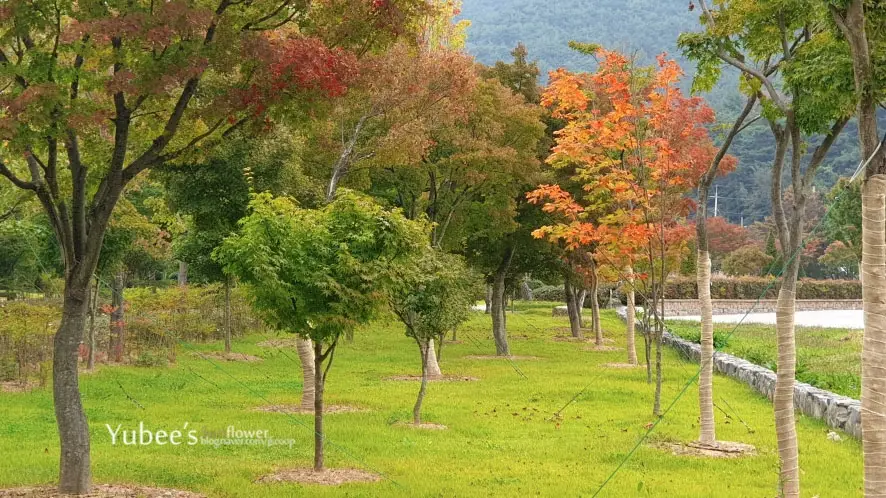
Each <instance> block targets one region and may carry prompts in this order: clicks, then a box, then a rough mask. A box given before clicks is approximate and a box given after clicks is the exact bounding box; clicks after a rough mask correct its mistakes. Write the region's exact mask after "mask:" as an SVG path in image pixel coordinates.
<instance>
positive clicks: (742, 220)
mask: <svg viewBox="0 0 886 498" xmlns="http://www.w3.org/2000/svg"><path fill="white" fill-rule="evenodd" d="M741 227H742V228H744V215H741Z"/></svg>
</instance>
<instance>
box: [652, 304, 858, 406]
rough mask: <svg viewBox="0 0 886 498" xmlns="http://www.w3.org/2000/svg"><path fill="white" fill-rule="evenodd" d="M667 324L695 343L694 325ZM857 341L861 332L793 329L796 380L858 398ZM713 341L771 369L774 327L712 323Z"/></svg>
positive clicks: (723, 348) (719, 347) (734, 353)
mask: <svg viewBox="0 0 886 498" xmlns="http://www.w3.org/2000/svg"><path fill="white" fill-rule="evenodd" d="M667 325H668V328H669V329H670V330H671V331H672V332H674V333H675V334H677V335H679V336H681V337H683V338H684V339H687V340H690V341H694V342H698V337H699V324H698V323H697V322H695V323H693V322H687V321H683V320H671V321H668V322H667ZM733 330H734V331H735V333H734V334H732V335H731V336H730V335H729V334H730V332H732V331H733ZM727 337H728V339H727ZM861 339H862V331H861V330H851V329H824V328H818V327H797V330H796V340H797V380H799V381H801V382H807V383H809V384H812V385H813V386H817V387H820V388H822V389H827V390H828V391H833V392H835V393H838V394H842V395H844V396H849V397H852V398H855V399H859V396H861V381H860V378H861ZM714 342H715V346H716V347H718V350H720V351H724V352H726V353H729V354H732V355H735V356H739V357H741V358H744V359H746V360H748V361H750V362H751V363H755V364H757V365H760V366H763V367H766V368H769V369H771V370H775V360H776V357H777V356H778V355H777V352H776V342H775V326H774V325H756V324H743V325H739V326H738V327H736V326H735V325H734V324H725V323H724V324H714ZM724 342H725V344H724Z"/></svg>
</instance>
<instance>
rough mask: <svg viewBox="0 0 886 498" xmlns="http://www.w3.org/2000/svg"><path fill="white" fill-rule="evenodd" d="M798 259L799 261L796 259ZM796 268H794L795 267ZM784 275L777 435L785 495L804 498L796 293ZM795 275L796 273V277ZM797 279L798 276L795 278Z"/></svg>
mask: <svg viewBox="0 0 886 498" xmlns="http://www.w3.org/2000/svg"><path fill="white" fill-rule="evenodd" d="M786 254H790V253H786ZM794 259H795V260H796V259H797V258H794ZM791 266H793V265H791ZM789 272H791V270H790V269H789V270H788V272H786V274H785V275H784V280H783V281H782V288H781V290H780V291H779V292H778V304H777V306H776V313H775V322H776V325H775V330H776V341H777V342H778V360H777V370H778V372H776V379H775V400H774V402H773V404H774V410H775V434H776V437H777V439H778V456H779V459H780V460H781V479H780V481H781V496H783V497H785V498H797V497H799V496H800V467H799V459H798V448H797V427H796V425H795V423H794V380H795V376H796V370H797V353H796V345H795V343H794V312H795V304H796V303H795V302H794V299H795V294H794V290H793V287H794V285H793V283H792V282H788V280H791V279H792V277H793V275H791V274H789ZM794 275H795V274H794ZM793 280H796V277H793Z"/></svg>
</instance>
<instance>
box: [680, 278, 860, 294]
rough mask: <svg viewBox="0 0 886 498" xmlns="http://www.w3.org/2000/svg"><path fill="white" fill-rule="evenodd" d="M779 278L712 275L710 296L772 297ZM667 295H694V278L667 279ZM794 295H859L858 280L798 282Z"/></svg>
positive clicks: (776, 288) (776, 292)
mask: <svg viewBox="0 0 886 498" xmlns="http://www.w3.org/2000/svg"><path fill="white" fill-rule="evenodd" d="M780 285H781V282H780V280H776V279H774V278H772V277H715V278H713V279H712V280H711V297H712V298H713V299H757V298H758V297H761V296H762V297H763V298H764V299H775V298H776V297H778V290H779V288H780ZM665 298H667V299H697V298H698V288H697V287H696V283H695V278H692V277H677V278H673V279H669V280H668V283H667V286H666V287H665ZM797 299H861V282H859V281H857V280H813V279H801V280H800V281H799V282H797Z"/></svg>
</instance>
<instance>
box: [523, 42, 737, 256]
mask: <svg viewBox="0 0 886 498" xmlns="http://www.w3.org/2000/svg"><path fill="white" fill-rule="evenodd" d="M596 55H597V58H598V60H599V68H598V70H597V71H596V72H595V73H592V74H587V73H571V72H569V71H567V70H565V69H558V70H556V71H553V72H552V73H551V75H550V78H551V80H550V84H549V85H548V87H547V88H546V90H545V92H544V95H543V99H542V104H543V105H545V106H547V107H549V108H550V109H551V112H552V114H553V116H554V117H556V118H558V119H562V120H564V121H565V123H566V124H565V126H564V127H563V128H562V129H561V130H559V131H558V132H557V133H556V145H555V146H554V148H553V150H552V153H551V155H550V156H549V157H548V159H547V162H548V164H550V165H551V166H552V167H553V168H554V169H556V170H560V171H564V172H567V173H566V175H565V176H566V178H565V181H564V182H561V184H546V185H540V186H539V187H538V188H537V189H536V190H535V191H533V192H530V193H529V194H528V198H529V200H530V201H531V202H534V203H537V204H541V205H542V206H543V207H542V208H543V210H544V211H546V212H548V213H556V214H559V215H560V220H561V221H560V222H558V223H556V224H553V225H548V226H544V227H541V228H539V229H537V230H536V231H535V232H534V235H535V236H536V237H538V238H548V239H549V240H552V241H558V242H562V243H564V244H565V247H566V248H567V250H570V251H579V250H588V248H592V249H593V251H594V252H595V254H597V255H599V256H601V258H600V259H601V260H602V261H603V262H605V263H609V264H613V265H615V264H617V265H620V266H621V265H628V264H631V263H632V262H633V261H635V260H636V259H637V258H638V257H640V255H642V254H643V252H644V251H647V250H649V248H650V247H653V248H655V249H657V250H656V253H659V254H660V253H661V249H662V247H658V246H659V245H661V244H664V245H665V246H667V247H666V248H667V249H668V250H678V249H680V248H681V246H682V245H683V244H684V243H685V241H686V240H687V239H688V238H689V234H690V231H689V230H687V229H686V227H685V225H681V224H680V223H679V221H680V220H682V219H685V216H686V215H688V214H689V213H690V212H691V211H692V210H693V209H694V203H693V202H692V200H691V199H689V198H688V197H686V196H685V194H686V193H687V192H689V191H690V190H691V189H692V188H693V187H694V186H695V185H696V184H697V182H698V179H699V178H700V177H701V175H702V174H703V173H704V170H705V168H706V167H707V165H708V164H709V163H710V161H711V158H712V157H713V155H714V154H715V153H716V149H715V148H714V146H713V143H712V141H711V139H710V137H709V135H708V130H707V128H706V125H709V124H711V123H712V122H713V121H714V112H713V111H712V110H711V108H710V107H708V106H707V105H706V104H705V102H704V101H703V100H702V99H701V98H698V97H686V96H684V95H683V94H682V92H681V91H680V89H679V88H678V86H677V84H678V82H679V80H680V78H681V76H682V75H683V73H682V71H681V69H680V67H679V66H678V65H677V63H676V62H674V61H673V60H669V59H667V58H666V57H665V56H664V55H661V56H659V57H658V59H657V61H658V64H657V67H655V68H642V67H641V68H638V67H636V66H635V65H634V64H633V62H632V61H631V60H629V59H628V58H627V57H625V56H624V55H622V54H620V53H618V52H614V51H609V50H605V49H600V50H598V51H597V54H596ZM730 165H734V163H730ZM727 167H729V165H727ZM566 183H570V184H572V185H577V188H572V189H570V188H568V187H564V185H563V184H566Z"/></svg>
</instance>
